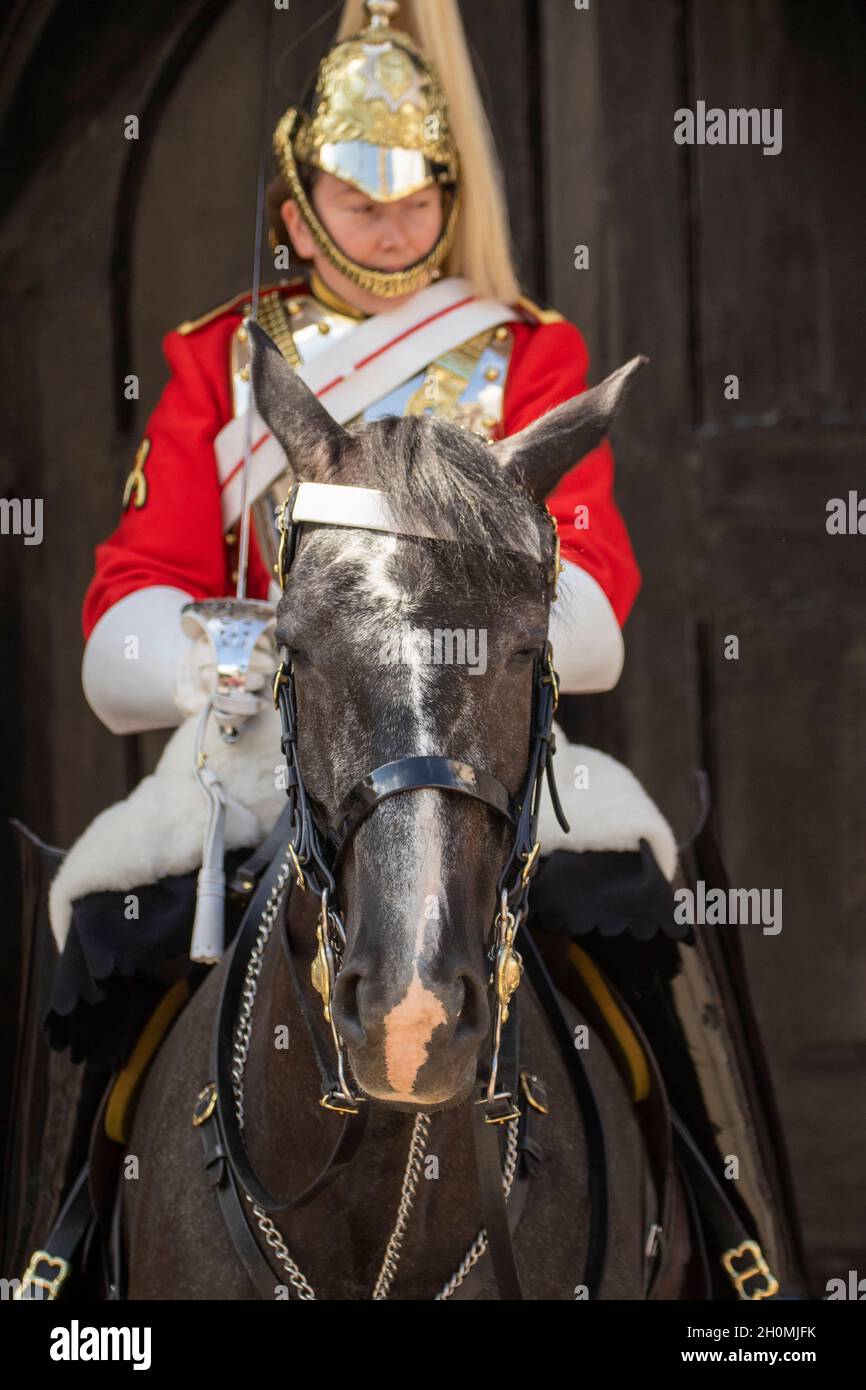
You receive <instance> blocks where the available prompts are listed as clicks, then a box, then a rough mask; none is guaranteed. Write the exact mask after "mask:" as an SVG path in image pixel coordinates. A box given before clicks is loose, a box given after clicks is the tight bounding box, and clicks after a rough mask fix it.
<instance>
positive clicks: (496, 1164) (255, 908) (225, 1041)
mask: <svg viewBox="0 0 866 1390" xmlns="http://www.w3.org/2000/svg"><path fill="white" fill-rule="evenodd" d="M304 486H305V485H304V484H295V485H294V486H293V487H292V489H291V490H290V492H289V494H288V497H287V498H286V501H285V502H284V503H283V505H282V507H281V508H279V509H278V513H277V517H278V524H279V528H280V548H279V557H278V562H277V565H276V570H277V575H278V578H279V581H280V587H281V589H283V590H284V589H285V586H286V582H287V580H288V576H289V572H290V569H291V565H292V563H293V561H294V558H295V555H296V553H297V548H298V543H299V537H300V531H301V526H302V524H303V523H302V522H301V521H300V520H299V519H298V518H297V517H296V516H294V509H295V503H296V499H297V495H298V491H299V489H300V488H303V487H304ZM334 491H335V492H339V493H342V494H345V493H349V492H350V491H351V490H350V489H348V488H337V487H335V488H334ZM301 510H303V509H301ZM384 515H385V516H386V517H387V515H388V513H387V512H384ZM548 516H549V519H550V522H551V523H552V536H553V541H552V545H551V555H550V560H549V564H548V567H547V578H548V583H547V590H548V595H549V599H548V602H551V601H552V600H553V598H555V595H556V578H557V574H558V570H559V543H558V537H557V535H556V523H555V520H554V518H553V517H552V516H550V514H549V513H548ZM310 519H316V518H311V517H310V516H309V515H308V514H306V513H305V515H304V520H310ZM322 520H323V522H325V523H326V524H327V523H330V524H346V525H355V526H357V525H359V524H360V525H361V526H362V527H363V526H365V525H367V524H368V523H367V522H365V521H363V520H362V521H361V522H360V523H359V522H358V521H357V520H355V521H350V520H348V519H346V521H345V522H343V523H340V522H337V523H334V521H333V517H332V516H331V515H328V516H324V515H323V518H322ZM370 529H376V530H386V529H388V527H387V525H385V524H382V523H381V522H376V521H375V520H374V521H373V522H372V523H370ZM395 530H398V531H402V533H403V534H417V535H423V536H429V535H430V532H429V530H428V529H427V528H426V526H423V525H419V527H418V530H417V531H413V530H411V529H410V528H409V527H407V526H400V527H395ZM273 692H274V703H275V705H276V707H277V709H278V710H279V713H280V720H281V725H282V733H281V748H282V752H283V755H284V757H285V760H286V795H287V804H286V807H285V808H284V810H283V812H282V814H281V816H280V818H279V821H278V823H277V825H276V826H275V828H274V831H273V832H272V833H271V835H270V836H269V838H268V842H267V845H266V846H265V847H263V850H261V851H259V852H258V855H257V856H255V858H256V860H257V863H258V865H261V862H262V859H263V856H264V852H265V851H268V852H269V853H270V852H271V851H272V852H273V854H272V857H271V858H270V862H269V864H268V867H267V869H266V871H265V872H264V875H263V877H262V878H261V880H260V882H259V885H258V888H257V889H256V892H255V894H254V895H253V897H252V899H251V901H250V903H249V906H248V908H247V910H246V913H245V915H244V919H243V922H242V923H241V926H240V928H239V930H238V933H237V936H236V939H235V941H234V943H233V945H232V948H231V960H230V962H229V968H228V970H227V972H226V975H225V978H224V982H223V990H222V996H221V999H220V1004H219V1008H218V1010H217V1018H216V1028H215V1033H214V1041H213V1058H212V1061H213V1070H212V1073H211V1075H212V1076H213V1077H214V1078H215V1079H214V1081H213V1082H211V1083H209V1084H208V1085H207V1086H205V1088H204V1089H203V1090H202V1092H201V1093H200V1095H199V1097H198V1099H197V1101H196V1106H195V1109H194V1117H193V1119H194V1123H195V1124H196V1125H198V1126H200V1129H201V1137H202V1141H203V1145H204V1151H205V1166H206V1168H207V1169H208V1171H209V1173H210V1176H211V1180H212V1182H213V1184H214V1186H215V1187H216V1190H217V1196H218V1198H219V1200H220V1205H221V1208H222V1211H223V1214H224V1217H225V1219H226V1222H227V1225H228V1227H229V1231H230V1234H231V1235H232V1239H233V1241H234V1243H235V1247H236V1249H237V1251H238V1254H239V1255H240V1256H241V1258H242V1260H243V1262H244V1264H245V1266H246V1268H247V1272H248V1273H249V1274H250V1276H251V1277H252V1278H253V1279H254V1281H255V1282H256V1283H257V1285H258V1287H259V1289H260V1291H261V1292H262V1293H263V1296H265V1291H266V1290H267V1288H268V1286H269V1283H270V1287H271V1289H273V1273H272V1271H271V1270H270V1266H269V1265H268V1264H267V1262H266V1261H265V1260H264V1256H263V1255H262V1252H261V1250H260V1248H259V1246H258V1245H257V1243H256V1241H255V1238H254V1236H253V1235H252V1232H251V1230H250V1227H249V1223H248V1221H247V1217H246V1214H245V1212H244V1208H243V1202H242V1201H241V1193H244V1194H245V1195H246V1197H247V1200H248V1201H249V1202H251V1203H254V1204H255V1205H256V1206H257V1207H258V1208H259V1210H260V1214H262V1215H263V1214H265V1213H273V1212H286V1211H292V1210H297V1209H298V1208H300V1207H302V1206H305V1205H307V1204H308V1203H309V1202H310V1201H312V1200H313V1199H314V1198H315V1197H316V1196H317V1195H318V1194H319V1193H320V1192H322V1191H323V1190H324V1189H325V1188H326V1187H328V1186H329V1185H330V1184H331V1183H332V1182H333V1181H334V1180H335V1179H336V1178H337V1177H339V1176H340V1174H341V1173H342V1172H344V1171H345V1168H346V1167H347V1165H348V1164H349V1162H350V1161H351V1159H352V1157H353V1156H354V1154H355V1153H356V1152H357V1149H358V1146H359V1144H360V1142H361V1138H362V1137H363V1133H364V1129H365V1127H366V1120H367V1116H368V1114H369V1102H368V1101H367V1100H366V1098H365V1097H364V1096H362V1095H359V1094H357V1093H356V1092H355V1090H353V1087H352V1084H351V1080H350V1076H349V1066H348V1060H347V1057H346V1053H345V1047H344V1043H343V1040H342V1038H341V1037H340V1034H339V1031H338V1029H337V1026H336V1023H335V1020H334V1016H333V1011H332V1001H333V997H334V989H335V985H336V982H337V978H338V976H339V971H340V967H341V963H342V959H343V954H344V950H345V946H346V929H345V923H344V917H343V913H342V911H341V907H340V903H339V896H338V890H337V875H338V872H339V867H340V861H341V858H342V856H343V854H344V853H345V851H346V848H347V846H348V845H349V843H350V842H351V840H352V838H353V836H354V835H355V833H356V831H357V830H358V828H359V826H360V825H361V824H362V823H363V822H364V820H366V818H367V817H368V816H369V815H370V814H371V813H372V812H373V811H374V810H375V808H376V807H377V806H378V805H380V804H381V802H382V801H384V800H385V799H386V798H388V797H391V796H396V795H400V794H402V793H404V792H410V791H417V790H421V789H433V790H440V791H444V792H450V793H456V794H458V795H463V796H470V797H473V798H474V799H475V800H477V801H480V802H481V803H482V804H483V805H485V806H487V807H488V808H489V809H490V810H491V811H492V812H493V814H494V815H496V816H497V817H499V818H500V819H503V820H505V821H506V822H507V824H509V825H510V826H511V827H512V830H513V835H512V840H511V845H510V849H509V851H508V853H507V856H506V859H505V862H504V864H503V866H502V869H501V872H500V874H499V878H498V881H497V890H496V891H497V902H498V909H497V913H496V917H495V921H494V926H493V940H492V944H491V946H490V948H489V958H490V961H491V976H490V980H491V988H492V994H493V1004H494V1010H493V1027H492V1031H491V1048H490V1055H489V1060H488V1062H487V1065H486V1067H482V1064H481V1062H480V1061H479V1072H478V1094H477V1098H476V1099H475V1102H474V1104H473V1106H472V1113H473V1134H474V1139H475V1152H476V1162H477V1167H478V1177H479V1183H480V1188H481V1206H482V1215H483V1218H484V1225H485V1228H486V1231H487V1237H488V1249H489V1263H490V1264H492V1269H493V1273H494V1275H495V1277H496V1282H497V1285H498V1288H499V1293H500V1297H501V1298H507V1299H520V1298H522V1296H523V1295H522V1292H521V1288H520V1280H519V1277H518V1273H517V1268H516V1264H515V1260H514V1252H513V1248H512V1239H511V1238H512V1235H513V1228H514V1225H515V1224H516V1222H515V1211H516V1210H517V1209H518V1208H519V1209H521V1210H522V1206H523V1200H522V1198H521V1199H520V1200H515V1198H514V1197H512V1200H511V1202H510V1203H508V1205H507V1206H506V1201H505V1195H504V1192H503V1180H502V1173H501V1168H500V1149H499V1140H498V1132H499V1127H500V1126H502V1125H507V1124H508V1123H509V1122H510V1121H517V1120H518V1119H519V1118H520V1116H521V1110H520V1107H519V1104H518V1100H519V1091H520V1089H521V1085H523V1088H524V1093H525V1094H527V1096H528V1097H529V1103H530V1105H531V1104H532V1097H531V1095H530V1093H529V1092H528V1091H526V1088H525V1082H524V1081H523V1078H521V1076H520V1073H519V1061H518V1051H519V1021H518V1016H517V1008H516V1003H517V1001H516V1000H514V999H513V996H514V993H515V990H516V989H517V987H518V985H519V983H520V978H521V975H522V973H523V969H524V962H523V958H522V956H521V955H520V954H519V953H518V952H517V950H516V948H515V939H516V937H517V935H518V933H519V931H520V928H521V926H523V924H524V922H525V920H526V915H527V912H528V899H529V888H530V882H531V878H532V875H533V873H534V871H535V868H536V864H537V860H538V854H539V849H540V845H539V841H538V838H537V832H538V815H539V808H540V801H541V793H542V787H543V781H544V777H545V775H546V776H547V779H548V785H549V788H550V795H551V801H552V804H553V807H554V810H555V813H556V815H557V818H558V820H559V822H560V824H561V825H562V827H563V829H564V830H566V831H567V830H568V828H569V827H568V823H567V821H566V820H565V816H564V814H563V811H562V807H561V804H560V801H559V797H558V794H557V790H556V784H555V781H554V776H553V758H552V755H553V751H554V735H553V727H552V726H553V716H554V713H555V710H556V706H557V702H558V687H557V678H556V673H555V671H554V668H553V656H552V650H551V646H550V642H549V640H547V639H545V641H544V642H543V643H542V645H541V647H540V649H539V651H538V652H537V654H536V657H535V659H534V663H533V686H532V713H531V728H530V752H529V759H528V763H527V769H526V773H525V776H524V779H523V783H522V786H521V789H520V791H519V793H518V795H517V796H516V797H514V796H512V795H511V793H510V792H509V791H508V789H507V788H506V787H505V786H504V785H503V783H501V782H500V781H499V780H498V779H497V778H496V777H494V776H492V774H490V773H489V772H486V771H484V770H483V769H479V768H475V767H473V766H472V765H471V764H469V763H466V762H463V761H461V760H459V759H455V758H446V757H428V756H423V757H418V756H408V757H404V758H400V759H398V760H396V761H393V762H389V763H385V764H383V765H382V766H381V767H377V768H374V769H373V770H372V771H371V772H368V773H367V774H366V775H365V776H364V777H362V778H360V779H359V781H358V782H356V783H355V785H354V786H353V787H352V788H351V790H350V791H349V792H348V793H347V794H346V796H345V797H344V798H343V801H342V802H341V804H340V806H339V807H338V808H337V810H336V811H335V812H334V814H333V815H332V816H331V817H330V818H329V820H328V823H327V824H326V825H325V826H323V827H320V826H319V825H318V824H317V821H316V818H315V817H314V815H313V812H312V809H311V806H310V800H309V796H308V793H307V789H306V787H305V784H304V778H303V774H302V771H301V765H300V762H299V758H298V746H297V744H298V721H297V706H296V698H295V687H294V673H293V669H292V665H291V661H290V660H288V659H283V660H282V661H281V662H280V665H279V668H278V670H277V672H276V675H275V679H274V686H273ZM240 873H241V875H243V873H244V870H243V869H242V870H241V871H240ZM292 885H294V886H295V887H297V888H298V889H299V890H302V891H304V892H309V893H311V894H313V895H314V896H315V897H316V899H317V900H318V903H319V911H318V923H317V928H316V943H317V944H316V954H315V958H314V960H313V962H312V967H311V976H312V983H313V986H314V988H315V990H316V991H317V993H318V994H319V995H320V997H321V1000H322V1009H323V1013H324V1018H325V1021H326V1024H327V1026H328V1031H329V1034H330V1039H329V1042H330V1045H329V1046H326V1045H325V1044H324V1043H323V1040H322V1038H321V1037H320V1032H319V1029H318V1028H317V1026H316V1025H315V1022H314V1020H313V1018H312V1016H311V1011H310V1008H309V1003H308V1000H307V998H306V996H305V994H304V992H303V990H302V988H301V985H300V981H299V980H298V978H297V972H296V970H295V966H294V962H293V959H292V953H291V949H290V946H289V942H288V929H287V922H288V910H287V908H286V909H285V910H284V911H283V948H284V955H285V958H286V962H287V966H288V969H289V975H290V979H291V981H292V984H293V987H294V990H295V993H296V995H297V998H298V1002H299V1005H300V1009H301V1016H302V1018H303V1019H304V1023H305V1026H306V1029H307V1031H308V1033H309V1036H310V1040H311V1043H312V1046H313V1050H314V1055H315V1057H316V1061H317V1065H318V1068H319V1072H320V1077H321V1083H322V1084H321V1098H320V1104H321V1105H322V1106H323V1107H324V1108H325V1109H326V1110H329V1111H333V1112H336V1113H338V1114H340V1115H341V1116H342V1123H341V1128H340V1132H339V1135H338V1137H337V1139H336V1141H335V1144H334V1147H333V1150H332V1152H331V1154H330V1157H329V1158H328V1160H327V1162H326V1164H325V1166H324V1167H323V1169H322V1170H321V1172H320V1173H319V1174H318V1176H317V1177H316V1178H315V1179H314V1180H313V1181H312V1182H311V1183H310V1184H309V1185H308V1186H307V1187H306V1188H305V1189H304V1190H303V1191H302V1192H300V1193H298V1194H296V1195H295V1196H293V1197H290V1198H287V1199H283V1198H280V1197H278V1196H276V1195H275V1194H273V1193H272V1192H270V1191H269V1189H268V1188H267V1186H266V1185H265V1184H264V1183H263V1182H262V1181H261V1180H260V1178H259V1177H258V1175H257V1174H256V1172H255V1170H254V1168H253V1166H252V1164H251V1162H250V1159H249V1156H248V1154H247V1150H246V1146H245V1143H244V1139H243V1132H242V1118H241V1115H240V1114H239V1105H238V1095H239V1092H238V1085H239V1075H240V1081H241V1083H242V1074H243V1067H242V1064H240V1065H239V1062H238V1050H237V1047H238V1041H237V1040H238V1022H237V1020H238V1016H239V1012H242V1010H243V1007H244V999H245V998H249V995H250V988H249V973H250V962H251V960H253V961H254V963H255V964H256V966H257V967H260V964H261V951H262V947H263V943H264V941H266V940H267V937H268V935H269V934H270V928H271V926H272V925H273V924H274V923H275V921H276V919H277V916H278V914H279V911H280V906H281V904H282V901H283V898H284V896H285V892H286V888H287V887H288V888H291V887H292ZM265 923H267V924H268V925H267V926H265ZM521 945H522V946H523V948H524V951H525V952H526V955H527V965H528V968H529V972H530V977H531V979H532V981H533V984H534V986H535V988H536V992H537V993H538V996H539V998H540V999H541V1001H542V1004H543V1006H544V1007H545V1009H546V1011H547V1013H548V1015H549V1017H550V1018H551V1022H552V1024H553V1028H554V1033H555V1035H556V1037H557V1040H558V1042H559V1044H560V1049H561V1052H562V1057H563V1060H564V1062H565V1064H566V1068H567V1070H568V1073H569V1077H570V1080H571V1082H572V1087H573V1089H574V1092H575V1096H576V1098H577V1101H578V1104H579V1107H580V1110H581V1114H582V1116H583V1120H584V1130H585V1134H586V1138H587V1145H588V1151H589V1179H590V1237H589V1247H588V1251H587V1268H586V1272H585V1275H584V1284H585V1285H586V1286H587V1289H588V1291H589V1296H590V1297H594V1296H595V1295H596V1294H597V1293H598V1289H599V1286H600V1284H601V1279H602V1276H603V1270H604V1259H605V1252H606V1242H607V1171H606V1156H605V1146H604V1136H603V1131H602V1127H601V1121H600V1116H599V1112H598V1107H597V1104H596V1102H595V1097H594V1095H593V1092H592V1087H591V1084H590V1082H589V1079H588V1077H587V1076H586V1073H585V1071H584V1068H583V1066H582V1063H581V1061H580V1057H579V1053H578V1052H577V1051H576V1049H575V1048H574V1045H573V1038H572V1035H571V1030H570V1027H569V1025H568V1023H567V1022H566V1020H565V1018H564V1015H563V1014H562V1011H561V1009H560V1007H559V1004H558V1001H557V998H556V992H555V990H554V988H553V985H552V983H551V981H550V979H549V977H548V975H547V972H546V970H545V967H544V965H543V963H542V961H541V958H540V956H539V955H538V952H537V949H536V948H535V946H534V944H533V943H532V941H531V938H530V937H529V934H528V933H524V937H523V940H522V941H521ZM256 951H258V956H257V957H255V956H254V953H255V952H256ZM253 997H254V995H253ZM248 1013H249V1011H248ZM245 1027H246V1046H248V1043H249V1028H250V1019H249V1017H247V1019H246V1024H245ZM244 1057H245V1052H244ZM535 1108H541V1107H535ZM527 1113H528V1112H527ZM517 1219H519V1216H518V1218H517ZM263 1264H264V1268H262V1265H263ZM476 1282H477V1281H476ZM270 1296H271V1297H273V1292H271V1294H270Z"/></svg>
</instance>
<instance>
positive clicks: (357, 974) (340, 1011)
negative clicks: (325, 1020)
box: [332, 967, 365, 1047]
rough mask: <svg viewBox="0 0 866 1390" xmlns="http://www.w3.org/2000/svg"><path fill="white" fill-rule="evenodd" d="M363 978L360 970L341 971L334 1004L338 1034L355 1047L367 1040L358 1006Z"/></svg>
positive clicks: (333, 1009)
mask: <svg viewBox="0 0 866 1390" xmlns="http://www.w3.org/2000/svg"><path fill="white" fill-rule="evenodd" d="M363 978H364V977H363V975H362V974H361V971H360V970H357V969H352V968H351V967H349V968H348V969H344V970H341V971H340V974H339V975H338V977H337V983H336V986H335V988H334V999H333V1004H332V1012H333V1015H334V1022H335V1023H336V1025H337V1032H338V1033H339V1034H340V1036H341V1037H342V1038H343V1040H344V1041H345V1042H348V1043H352V1044H353V1045H354V1046H355V1047H357V1046H359V1045H360V1044H361V1043H362V1042H364V1040H365V1033H364V1026H363V1024H362V1023H361V1011H360V1008H359V1005H358V987H359V985H360V984H361V981H362V980H363Z"/></svg>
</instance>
